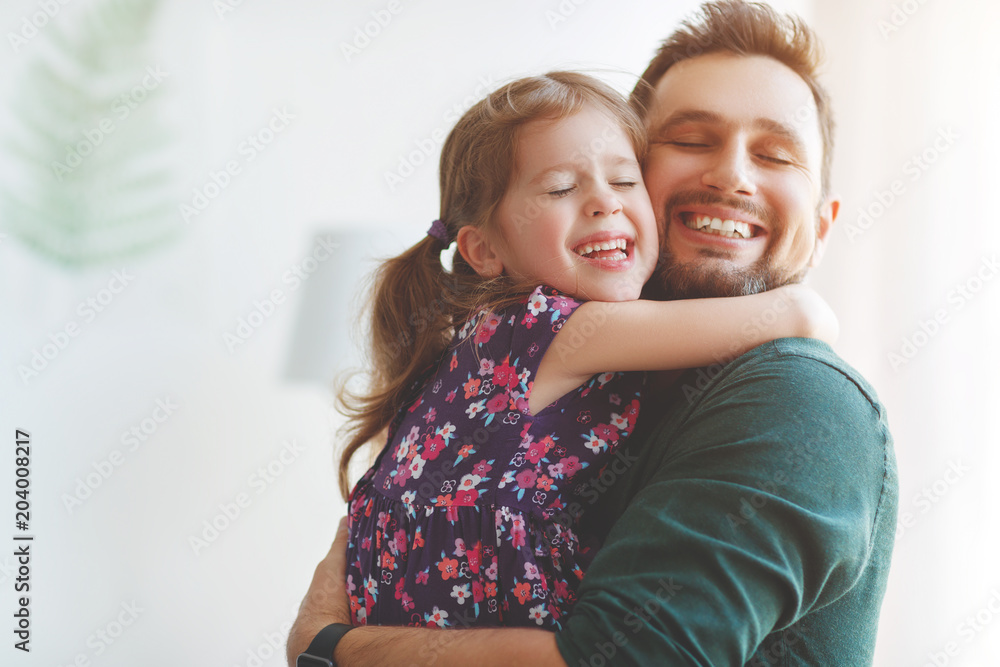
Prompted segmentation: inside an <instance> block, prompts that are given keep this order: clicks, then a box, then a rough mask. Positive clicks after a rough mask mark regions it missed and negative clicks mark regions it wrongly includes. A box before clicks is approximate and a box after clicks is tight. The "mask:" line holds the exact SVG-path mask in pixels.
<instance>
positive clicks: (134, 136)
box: [0, 0, 183, 267]
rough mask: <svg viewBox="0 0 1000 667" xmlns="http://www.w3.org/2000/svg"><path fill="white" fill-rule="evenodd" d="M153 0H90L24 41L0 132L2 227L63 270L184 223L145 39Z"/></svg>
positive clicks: (111, 255)
mask: <svg viewBox="0 0 1000 667" xmlns="http://www.w3.org/2000/svg"><path fill="white" fill-rule="evenodd" d="M159 4H160V0H94V1H93V2H91V3H89V4H88V5H87V6H86V7H79V8H76V7H75V8H74V9H79V12H78V13H76V14H74V15H72V16H69V15H67V14H69V13H70V10H69V9H68V8H67V9H64V10H63V11H62V12H61V14H60V15H58V16H56V17H54V18H53V20H51V21H50V22H49V23H48V24H47V25H46V26H45V27H44V28H43V29H40V30H39V32H38V35H37V36H35V37H34V38H33V39H32V41H31V43H30V44H28V45H27V46H25V47H23V48H22V49H21V53H20V57H21V58H22V59H23V62H24V65H23V67H22V68H21V70H20V72H19V73H18V78H17V79H16V83H15V84H14V85H13V87H12V88H11V94H10V95H9V101H8V106H9V108H10V116H11V121H12V123H11V129H12V130H13V131H11V132H9V133H8V136H5V137H3V141H2V143H3V145H4V148H5V152H6V154H7V155H6V163H7V165H6V166H7V169H6V170H5V171H8V172H9V174H5V176H4V178H3V179H2V181H0V220H2V224H3V227H5V228H6V230H7V231H10V232H11V234H12V235H15V236H17V237H18V238H20V239H21V240H22V241H24V242H25V243H26V244H27V245H28V246H30V247H31V248H33V249H34V250H35V251H37V252H38V253H39V254H41V255H43V256H45V257H48V258H50V259H52V260H55V261H56V262H58V263H60V264H63V265H66V266H70V267H85V266H92V265H98V264H106V263H113V262H115V261H117V260H119V259H120V258H122V257H127V256H134V255H136V254H138V253H141V252H145V251H148V250H150V249H153V248H156V247H159V246H162V245H164V244H165V242H167V241H168V240H169V239H171V238H172V237H175V236H176V235H177V234H178V233H179V232H180V231H181V228H182V227H183V225H182V224H181V222H180V220H179V218H178V217H177V214H176V201H177V200H176V191H177V189H176V185H175V184H176V169H175V167H174V166H173V164H174V161H173V155H174V153H173V151H172V150H171V144H172V141H173V137H171V135H170V133H169V131H168V129H167V125H166V124H165V123H164V122H163V121H162V118H163V113H162V104H163V100H164V98H165V95H164V93H165V92H166V91H164V90H161V89H160V87H161V86H163V87H164V88H166V87H168V85H169V74H168V73H166V72H164V71H163V70H161V69H160V67H159V65H157V64H156V63H155V62H153V56H152V54H151V49H150V47H149V39H150V35H151V32H152V27H153V25H154V20H155V16H156V13H157V11H158V8H159Z"/></svg>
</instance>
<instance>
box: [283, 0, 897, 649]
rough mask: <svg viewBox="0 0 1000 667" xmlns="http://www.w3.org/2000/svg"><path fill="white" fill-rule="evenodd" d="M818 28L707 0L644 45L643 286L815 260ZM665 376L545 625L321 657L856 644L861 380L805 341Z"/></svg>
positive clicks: (889, 455)
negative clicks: (649, 233)
mask: <svg viewBox="0 0 1000 667" xmlns="http://www.w3.org/2000/svg"><path fill="white" fill-rule="evenodd" d="M817 48H818V45H817V44H816V41H815V37H814V36H813V35H812V33H811V32H810V31H809V29H808V28H807V27H806V26H805V25H804V24H802V23H801V22H800V21H799V20H797V19H793V18H791V17H784V16H780V15H778V14H776V13H775V12H774V11H773V10H771V9H770V8H768V7H766V6H763V5H756V4H748V3H744V2H740V1H737V0H720V1H718V2H714V3H709V4H707V5H705V6H703V15H702V17H701V19H700V20H699V21H698V22H696V23H689V24H686V25H685V26H684V27H682V28H681V29H680V30H678V31H677V32H676V33H675V34H674V35H672V36H671V37H670V38H669V39H668V40H667V42H665V44H664V46H663V47H662V48H661V50H660V52H659V54H658V55H657V57H656V58H654V60H653V62H652V63H651V64H650V66H649V68H648V69H647V71H646V73H645V74H644V75H643V80H642V81H641V82H640V84H639V86H637V88H636V91H634V92H633V101H634V102H635V103H636V104H637V106H639V107H641V108H642V109H643V111H644V116H645V119H646V123H647V127H648V129H649V133H650V140H651V142H652V148H651V151H650V155H649V158H648V160H647V165H646V184H647V189H648V190H649V193H650V196H651V198H652V201H653V206H654V210H655V211H656V212H657V214H658V216H660V218H659V222H660V223H661V224H662V225H663V227H662V229H663V234H664V240H663V255H664V260H665V261H664V263H663V264H664V269H663V270H662V271H661V274H660V278H661V280H660V281H659V282H658V283H657V284H654V285H653V286H652V287H651V289H650V293H651V295H652V296H658V297H660V298H687V297H693V296H722V295H729V294H742V293H750V292H753V291H758V290H762V289H770V288H772V287H775V286H777V285H781V284H784V283H788V282H794V281H797V280H799V279H800V278H801V277H802V275H804V273H805V272H806V270H807V269H808V268H809V267H810V266H813V265H815V264H816V262H817V261H818V260H819V258H820V256H821V254H822V250H823V248H824V245H825V242H826V238H827V236H828V234H829V231H830V227H831V225H832V224H833V222H834V220H835V218H836V216H837V210H838V206H839V203H838V202H837V201H836V200H834V199H833V198H832V197H831V196H830V190H829V172H830V156H831V147H832V120H831V117H830V109H829V103H828V100H827V97H826V94H825V93H824V91H823V90H822V88H821V87H820V86H819V85H818V83H817V82H816V79H815V67H816V59H817ZM744 236H745V237H746V238H743V237H744ZM654 282H655V281H654ZM753 326H756V324H755V323H754V322H748V323H747V327H753ZM660 385H661V386H660V387H659V390H658V391H659V393H658V395H657V396H656V397H655V398H652V399H651V400H650V401H648V402H647V405H650V404H657V403H656V402H657V401H658V402H659V403H658V404H657V407H660V405H662V410H659V411H658V412H659V414H660V415H663V416H662V418H660V417H659V416H658V417H657V418H654V419H649V418H648V415H649V414H654V411H652V410H649V411H647V419H646V422H645V424H644V428H645V435H643V434H636V435H634V436H633V437H632V438H631V440H630V443H632V444H631V446H630V447H629V448H627V449H626V450H625V451H623V452H622V456H620V457H619V458H618V459H617V461H618V467H614V466H612V467H610V468H609V469H608V470H606V471H605V473H604V474H603V475H602V476H601V477H600V480H599V481H600V482H601V485H600V486H599V487H595V491H596V492H597V493H595V496H597V495H599V496H600V497H599V501H598V503H597V504H596V505H595V506H594V507H593V508H591V510H590V511H589V515H590V516H591V517H597V518H598V519H599V518H600V517H603V516H609V517H610V521H613V522H614V525H613V526H611V529H610V532H609V533H608V534H607V536H606V539H605V541H604V547H603V549H602V550H601V551H600V552H599V553H598V554H597V556H596V558H595V559H594V561H593V563H592V565H591V567H590V569H589V570H588V572H587V575H586V577H585V578H584V580H583V582H582V584H581V586H580V589H579V601H578V602H577V604H576V606H575V607H574V609H573V611H572V613H571V614H570V616H569V617H568V618H567V619H566V621H565V623H564V626H563V630H562V631H560V632H558V633H554V634H553V633H548V632H545V631H541V630H531V629H524V628H501V629H479V630H473V631H469V632H449V631H441V630H432V629H426V628H390V627H365V628H356V629H353V630H351V631H350V632H349V633H347V634H346V635H345V636H343V638H342V639H341V640H340V641H339V643H338V644H336V649H335V652H334V656H335V659H336V662H337V664H341V665H397V664H435V665H452V664H454V665H469V664H475V665H493V664H497V665H507V664H530V665H573V666H576V665H591V666H594V667H596V666H599V665H605V664H623V665H626V664H627V665H714V666H716V667H719V666H722V665H734V666H738V665H773V664H781V665H824V666H828V665H845V666H848V665H849V666H851V667H858V666H860V665H866V664H870V663H871V661H872V653H873V649H874V641H875V633H876V628H877V621H878V612H879V607H880V605H881V600H882V597H883V594H884V592H885V585H886V578H887V574H888V567H889V560H890V556H891V551H892V541H893V536H894V530H895V521H896V518H895V516H896V506H897V494H898V490H897V481H896V472H895V460H894V456H893V450H892V440H891V437H890V435H889V432H888V429H887V425H886V417H885V411H884V408H883V407H882V406H881V404H880V403H879V402H878V399H877V398H876V397H875V394H874V392H873V391H872V389H871V388H870V387H869V386H868V385H867V383H865V381H864V380H863V379H862V378H861V377H860V376H859V375H858V374H857V372H856V371H854V370H853V369H851V368H849V367H848V366H847V365H846V364H845V363H844V362H843V361H842V360H841V359H840V358H839V357H837V356H836V355H835V354H834V353H833V352H832V351H831V350H830V349H829V347H827V346H826V345H825V344H823V343H819V342H817V341H812V340H804V339H782V340H778V341H774V342H772V343H768V344H766V345H763V346H761V347H758V348H756V349H755V350H752V351H750V352H749V353H747V354H745V355H743V356H741V357H739V358H738V359H736V360H735V361H733V362H731V363H729V364H727V365H725V366H724V367H723V366H716V367H711V368H708V369H698V370H696V371H692V372H688V373H687V374H686V375H684V376H682V377H681V378H680V379H679V380H675V381H672V382H671V381H667V380H666V379H663V381H661V382H660ZM656 419H659V423H655V422H656ZM615 479H617V482H616V483H614V484H612V482H613V481H614V480H615ZM609 487H613V488H609ZM345 538H346V535H345V531H344V530H343V529H342V530H341V531H339V533H338V539H337V542H335V543H334V545H333V548H332V549H331V552H330V554H329V555H328V556H327V558H326V559H325V560H324V561H323V562H322V563H321V564H320V566H319V567H318V568H317V570H316V575H315V577H314V579H313V583H312V585H311V587H310V590H309V592H308V593H307V595H306V598H305V600H304V601H303V606H302V609H301V611H300V614H299V618H298V620H297V621H296V625H295V627H294V628H293V630H292V632H291V634H290V637H289V645H288V650H289V656H290V663H291V664H294V656H295V655H297V654H298V653H299V652H300V651H302V650H304V649H305V648H306V646H307V645H308V644H309V643H310V641H311V640H312V639H313V637H314V636H316V634H317V633H318V632H319V631H320V630H321V629H322V628H324V627H325V626H327V625H328V624H330V623H336V622H340V623H347V622H349V620H348V619H349V616H348V611H347V606H346V596H345V593H344V584H343V581H342V578H343V576H344V575H343V561H344V549H345V545H346V539H345Z"/></svg>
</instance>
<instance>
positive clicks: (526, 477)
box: [514, 469, 538, 489]
mask: <svg viewBox="0 0 1000 667" xmlns="http://www.w3.org/2000/svg"><path fill="white" fill-rule="evenodd" d="M537 477H538V475H537V474H535V471H534V470H531V469H527V470H522V471H521V472H519V473H517V477H515V478H514V479H516V480H517V485H518V486H519V487H520V488H522V489H533V488H535V479H537Z"/></svg>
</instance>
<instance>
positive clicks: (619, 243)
mask: <svg viewBox="0 0 1000 667" xmlns="http://www.w3.org/2000/svg"><path fill="white" fill-rule="evenodd" d="M627 245H628V241H626V240H625V239H613V240H611V241H601V242H599V243H589V244H587V245H583V246H580V247H579V248H577V249H576V252H577V254H578V255H581V256H586V255H589V254H590V253H592V252H598V251H601V250H622V251H624V250H625V248H626V246H627ZM619 255H620V257H619ZM625 257H627V255H626V254H625V253H624V252H621V253H618V255H613V256H611V257H609V258H608V259H624V258H625Z"/></svg>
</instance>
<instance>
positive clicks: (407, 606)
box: [400, 593, 416, 611]
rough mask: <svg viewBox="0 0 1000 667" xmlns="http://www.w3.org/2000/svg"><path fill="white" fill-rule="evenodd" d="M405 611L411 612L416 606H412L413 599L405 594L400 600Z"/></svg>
mask: <svg viewBox="0 0 1000 667" xmlns="http://www.w3.org/2000/svg"><path fill="white" fill-rule="evenodd" d="M400 602H401V603H402V605H403V609H404V610H405V611H410V610H412V609H413V608H414V607H415V606H416V605H415V604H413V598H411V597H410V596H409V595H408V594H407V593H403V597H402V599H401V600H400Z"/></svg>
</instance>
